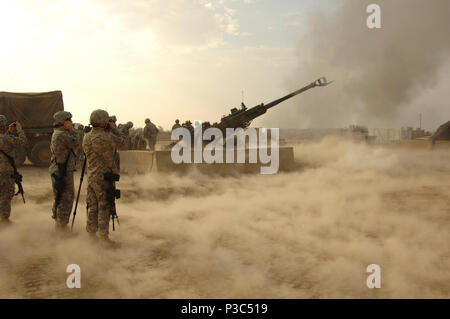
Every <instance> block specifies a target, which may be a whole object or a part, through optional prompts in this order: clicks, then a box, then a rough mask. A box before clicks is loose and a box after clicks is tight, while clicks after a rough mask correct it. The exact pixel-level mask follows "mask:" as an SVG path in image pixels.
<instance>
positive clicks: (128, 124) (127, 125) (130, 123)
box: [125, 121, 133, 129]
mask: <svg viewBox="0 0 450 319" xmlns="http://www.w3.org/2000/svg"><path fill="white" fill-rule="evenodd" d="M125 126H126V127H128V128H129V129H130V128H132V127H133V122H131V121H128V122H127V124H125Z"/></svg>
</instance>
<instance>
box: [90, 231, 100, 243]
mask: <svg viewBox="0 0 450 319" xmlns="http://www.w3.org/2000/svg"><path fill="white" fill-rule="evenodd" d="M88 235H89V240H90V241H92V242H96V241H97V240H98V237H97V233H88Z"/></svg>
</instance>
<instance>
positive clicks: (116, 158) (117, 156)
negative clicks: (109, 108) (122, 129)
mask: <svg viewBox="0 0 450 319" xmlns="http://www.w3.org/2000/svg"><path fill="white" fill-rule="evenodd" d="M116 122H117V117H116V116H115V115H111V116H110V117H109V123H114V127H115V126H116ZM111 128H112V125H111V126H110V127H109V128H108V129H106V131H107V132H111ZM114 160H115V161H116V167H117V169H118V170H119V171H120V156H119V152H117V148H115V149H114Z"/></svg>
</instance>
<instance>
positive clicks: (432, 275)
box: [0, 137, 450, 298]
mask: <svg viewBox="0 0 450 319" xmlns="http://www.w3.org/2000/svg"><path fill="white" fill-rule="evenodd" d="M295 154H296V160H297V161H298V162H299V163H300V164H301V165H302V167H303V169H301V170H298V171H295V172H291V173H281V174H277V175H272V176H261V175H245V176H239V177H236V176H230V177H219V176H216V177H215V176H205V175H201V174H200V173H198V172H192V173H190V174H189V175H186V176H177V175H175V174H150V175H140V176H122V178H121V181H120V182H119V184H118V185H119V187H120V188H121V189H122V198H121V199H120V200H118V202H117V211H118V214H119V216H120V223H121V224H120V227H119V228H118V229H117V230H116V231H115V232H114V233H112V235H111V237H112V238H113V239H114V240H116V241H118V242H120V243H121V245H122V246H121V248H120V249H115V250H110V249H109V250H108V249H104V248H103V247H102V246H99V245H98V244H93V243H92V242H90V241H89V240H88V238H87V235H86V232H85V230H84V227H85V222H86V213H85V194H86V190H85V187H83V190H82V197H81V204H80V206H79V210H78V214H77V220H76V222H75V229H74V233H75V235H74V236H73V237H72V238H68V239H62V238H60V237H58V236H56V235H55V233H54V230H53V220H52V219H51V217H50V216H51V205H52V192H51V188H50V179H49V176H48V173H47V170H46V169H38V168H34V167H23V168H22V169H21V172H22V174H23V175H24V188H25V192H26V199H27V204H26V205H24V204H23V203H22V202H21V199H20V198H19V197H16V198H14V200H13V213H12V218H11V219H12V220H13V221H14V222H15V224H14V225H12V226H10V227H7V228H3V229H0V297H1V298H16V297H18V298H329V297H333V298H380V297H384V298H432V297H436V298H449V297H450V232H449V229H450V195H449V194H450V163H449V158H450V152H449V151H434V152H430V151H428V150H414V149H412V150H407V149H406V150H405V149H392V148H380V147H373V146H367V145H364V144H358V143H352V142H348V141H344V140H341V139H338V138H332V137H330V138H326V139H324V140H323V141H321V142H319V143H315V144H301V145H297V146H296V148H295ZM77 176H78V175H77ZM77 185H78V177H77V179H76V187H77ZM373 263H375V264H379V265H380V266H381V269H382V287H381V289H368V288H367V286H366V278H367V276H368V275H369V274H368V273H366V267H367V266H368V265H369V264H373ZM69 264H78V265H80V267H81V285H82V287H81V289H68V288H67V287H66V279H67V276H68V275H69V274H68V273H67V272H66V267H67V265H69Z"/></svg>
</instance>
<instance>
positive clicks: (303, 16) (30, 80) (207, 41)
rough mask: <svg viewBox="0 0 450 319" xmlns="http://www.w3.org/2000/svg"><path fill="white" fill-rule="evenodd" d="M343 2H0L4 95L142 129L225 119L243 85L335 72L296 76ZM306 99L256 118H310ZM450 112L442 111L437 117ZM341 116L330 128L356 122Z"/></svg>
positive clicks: (270, 85)
mask: <svg viewBox="0 0 450 319" xmlns="http://www.w3.org/2000/svg"><path fill="white" fill-rule="evenodd" d="M336 6H337V2H335V1H329V0H328V1H320V2H319V1H314V0H301V1H300V0H297V1H295V0H282V1H270V0H217V1H209V0H190V1H188V0H132V1H130V0H115V1H110V0H77V1H68V0H58V1H56V0H41V1H35V0H0V38H1V39H2V41H1V44H0V72H1V77H0V91H12V92H40V91H52V90H61V91H62V92H63V96H64V102H65V108H66V109H67V110H69V111H70V112H72V114H73V115H74V120H75V121H76V122H83V123H86V122H87V121H88V118H89V114H90V112H91V111H92V110H94V109H96V108H106V109H107V110H108V112H109V113H110V114H115V115H116V116H117V117H118V119H119V122H126V121H128V120H131V121H133V122H134V123H135V125H136V126H142V125H143V121H144V119H145V118H146V117H149V118H151V119H152V121H154V122H155V123H157V124H159V125H162V126H163V127H164V128H166V129H167V128H169V127H170V126H171V125H172V123H173V121H174V119H176V118H180V119H181V120H182V121H185V120H187V119H190V120H195V119H200V120H205V121H211V122H214V121H216V120H219V119H220V117H221V116H222V115H224V114H227V113H228V112H229V109H230V108H231V107H234V106H238V105H239V103H240V102H241V95H242V94H241V91H242V90H244V100H245V102H246V104H247V105H248V106H253V105H255V104H258V103H261V102H269V101H271V100H273V99H275V98H278V97H280V96H282V95H284V94H287V93H289V91H290V90H292V89H296V88H298V87H301V86H303V85H306V84H308V83H309V82H310V81H312V80H314V79H315V78H316V77H319V76H322V75H327V73H326V72H327V70H326V69H324V66H323V65H321V63H317V67H315V68H314V69H313V70H314V76H313V77H312V78H310V76H309V75H308V77H305V78H301V80H300V79H299V83H298V85H297V84H296V85H294V86H295V87H294V86H292V84H291V83H292V79H293V78H296V76H295V75H296V73H297V72H298V70H299V68H301V66H302V65H303V64H304V63H309V64H311V57H309V56H307V55H306V54H305V55H303V49H302V48H304V49H306V48H307V42H306V43H305V42H304V39H305V38H306V39H307V38H308V36H311V35H308V34H307V33H306V32H308V31H309V30H308V24H309V23H310V22H311V21H310V17H311V16H313V15H315V14H317V13H320V14H325V15H327V14H328V15H332V14H333V12H334V11H335V10H337V9H336ZM365 15H366V13H365V12H362V13H361V16H362V18H363V19H365ZM309 69H311V68H309ZM316 70H317V72H316ZM332 76H335V74H332ZM327 89H328V88H327ZM321 90H322V89H321ZM323 90H325V89H323ZM313 94H321V92H319V91H315V92H314V93H311V95H312V96H313ZM302 98H303V97H302V96H299V97H295V98H294V99H296V101H295V103H294V102H292V103H286V105H285V106H284V107H283V106H281V107H280V108H279V109H277V110H276V111H273V112H277V114H276V115H275V114H273V112H271V114H267V116H265V118H264V119H261V120H258V121H256V122H255V125H265V126H268V127H271V126H281V125H283V126H288V127H305V126H308V122H305V121H301V120H298V121H297V120H296V119H293V118H292V116H291V115H292V114H293V108H295V109H297V108H299V109H300V108H301V101H302ZM334 102H335V101H333V100H331V99H329V101H324V99H321V103H330V104H332V103H334ZM295 114H297V113H295ZM328 115H329V114H328ZM447 115H450V114H449V113H448V111H446V110H444V108H442V114H441V115H439V116H438V118H442V117H445V116H447ZM414 116H415V115H414ZM283 118H284V119H285V120H284V119H283ZM280 119H283V120H280ZM341 122H342V123H340V122H339V123H336V121H334V122H327V121H326V120H325V121H322V122H321V124H322V126H327V125H328V124H329V125H333V126H336V125H337V126H346V125H348V124H352V121H351V120H350V121H345V120H342V121H341ZM311 123H313V124H316V123H318V121H312V122H311ZM362 124H365V123H362ZM390 124H391V123H390ZM411 124H415V123H411ZM433 125H435V123H433Z"/></svg>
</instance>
